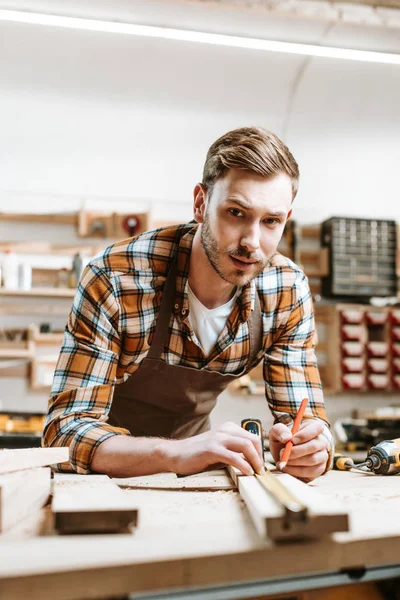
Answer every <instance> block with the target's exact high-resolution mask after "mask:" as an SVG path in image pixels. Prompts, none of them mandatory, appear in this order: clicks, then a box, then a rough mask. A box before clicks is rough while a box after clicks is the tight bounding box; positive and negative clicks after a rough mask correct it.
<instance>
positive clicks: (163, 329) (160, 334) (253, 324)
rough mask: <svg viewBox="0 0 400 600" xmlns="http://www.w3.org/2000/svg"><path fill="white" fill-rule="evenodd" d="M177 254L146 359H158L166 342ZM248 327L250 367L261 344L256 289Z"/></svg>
mask: <svg viewBox="0 0 400 600" xmlns="http://www.w3.org/2000/svg"><path fill="white" fill-rule="evenodd" d="M177 263H178V252H177V253H176V254H175V257H174V259H173V261H172V264H171V267H170V269H169V272H168V275H167V279H166V281H165V285H164V289H163V291H162V298H161V304H160V310H159V312H158V317H157V321H156V329H155V332H154V336H153V340H152V342H151V346H150V350H149V352H148V354H147V356H148V358H154V359H157V358H160V357H161V355H162V353H163V351H164V347H165V343H166V341H167V336H168V329H169V322H170V319H171V314H172V310H173V308H174V301H175V291H176V275H177V271H178V265H177ZM248 325H249V337H250V356H249V360H248V365H249V366H250V365H252V364H253V362H254V361H255V360H256V357H257V354H258V352H259V351H260V350H261V346H262V342H263V323H262V314H261V306H260V298H259V296H258V291H257V288H256V295H255V301H254V309H253V310H252V311H251V315H250V317H249V320H248Z"/></svg>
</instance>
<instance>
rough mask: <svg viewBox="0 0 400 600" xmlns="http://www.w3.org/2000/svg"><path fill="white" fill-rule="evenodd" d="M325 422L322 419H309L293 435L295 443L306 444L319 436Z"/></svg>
mask: <svg viewBox="0 0 400 600" xmlns="http://www.w3.org/2000/svg"><path fill="white" fill-rule="evenodd" d="M324 427H325V426H324V424H323V423H322V422H321V421H317V420H315V419H309V423H307V424H306V425H304V427H301V429H299V431H298V432H297V433H296V434H295V435H294V436H293V444H294V445H297V444H304V442H308V441H309V440H312V439H313V438H316V437H318V436H319V435H320V434H321V433H322V432H323V430H324Z"/></svg>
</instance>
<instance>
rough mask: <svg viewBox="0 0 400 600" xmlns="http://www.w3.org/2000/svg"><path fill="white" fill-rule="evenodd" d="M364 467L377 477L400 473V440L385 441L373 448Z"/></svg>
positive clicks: (369, 451)
mask: <svg viewBox="0 0 400 600" xmlns="http://www.w3.org/2000/svg"><path fill="white" fill-rule="evenodd" d="M364 465H365V466H366V467H368V469H370V471H373V472H374V473H376V474H377V475H395V474H396V473H400V438H397V439H395V440H383V441H382V442H379V444H377V445H376V446H372V447H371V448H370V449H369V450H368V453H367V458H366V459H365V462H364V463H362V466H364ZM357 466H361V465H357Z"/></svg>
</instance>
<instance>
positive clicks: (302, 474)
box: [284, 465, 326, 481]
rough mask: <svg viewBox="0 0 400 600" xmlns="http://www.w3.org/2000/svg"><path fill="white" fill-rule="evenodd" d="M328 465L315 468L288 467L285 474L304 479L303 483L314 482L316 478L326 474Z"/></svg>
mask: <svg viewBox="0 0 400 600" xmlns="http://www.w3.org/2000/svg"><path fill="white" fill-rule="evenodd" d="M325 468H326V465H317V466H315V467H289V465H286V467H285V468H284V473H288V474H289V475H292V476H293V477H297V479H302V480H303V481H312V480H313V479H315V478H316V477H320V475H322V474H323V473H325Z"/></svg>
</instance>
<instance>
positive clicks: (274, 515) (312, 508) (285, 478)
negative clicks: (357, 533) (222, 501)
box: [229, 467, 349, 540]
mask: <svg viewBox="0 0 400 600" xmlns="http://www.w3.org/2000/svg"><path fill="white" fill-rule="evenodd" d="M229 473H230V475H231V477H232V479H233V480H234V481H235V482H236V484H237V487H238V490H239V493H240V495H241V496H242V498H243V500H244V501H245V503H246V506H247V508H248V511H249V513H250V516H251V519H252V521H253V524H254V526H255V528H256V530H257V532H258V533H259V535H261V537H269V538H271V539H273V540H289V539H304V538H316V537H322V536H324V535H327V534H328V533H333V532H337V531H348V530H349V516H348V512H347V510H346V508H345V507H344V506H343V504H342V503H341V502H335V501H331V502H326V499H325V498H324V497H323V496H322V495H321V494H319V493H316V491H315V489H312V488H311V487H309V486H308V485H307V484H305V483H303V482H301V481H300V480H299V479H296V478H295V477H291V475H288V474H287V473H277V474H276V475H275V477H278V478H279V481H280V482H281V483H282V484H283V485H284V486H285V487H286V489H287V490H288V491H289V492H290V493H291V494H293V495H294V496H295V497H296V498H297V499H298V500H299V501H300V502H301V503H302V504H305V505H306V506H307V509H308V510H307V517H306V519H304V518H302V517H301V515H299V517H298V520H296V518H295V517H293V515H291V518H290V520H288V519H287V517H286V513H285V509H284V507H283V506H282V505H280V504H279V503H278V502H277V501H276V500H275V498H274V497H273V496H272V495H271V494H268V492H267V491H266V490H264V489H263V488H262V486H261V485H260V483H259V482H258V481H257V479H256V478H255V477H253V476H250V477H249V476H246V475H242V474H241V473H240V472H239V471H238V470H237V469H234V468H232V467H229Z"/></svg>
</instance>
